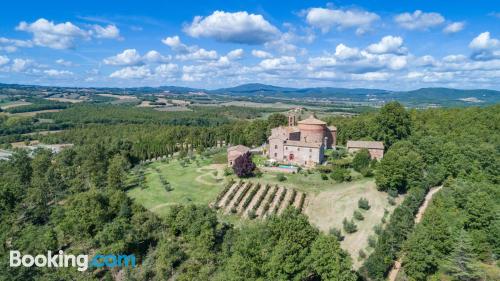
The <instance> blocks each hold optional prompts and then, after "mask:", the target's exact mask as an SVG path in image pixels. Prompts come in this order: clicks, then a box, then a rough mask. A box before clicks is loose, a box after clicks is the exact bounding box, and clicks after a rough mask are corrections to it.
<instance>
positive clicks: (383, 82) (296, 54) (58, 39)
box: [0, 0, 500, 89]
mask: <svg viewBox="0 0 500 281" xmlns="http://www.w3.org/2000/svg"><path fill="white" fill-rule="evenodd" d="M396 3H397V5H396ZM452 3H453V4H451V2H449V1H389V0H386V1H374V0H365V1H332V2H325V1H294V0H289V1H272V0H267V1H264V0H261V1H147V0H142V1H9V2H8V3H7V4H4V5H3V6H4V7H3V8H2V10H1V11H0V82H2V83H23V84H40V85H57V86H98V87H101V86H112V87H115V86H118V87H130V86H159V85H182V86H190V87H203V88H217V87H228V86H234V85H238V84H243V83H254V82H259V83H268V84H274V85H281V86H295V87H306V86H307V87H309V86H332V87H350V88H354V87H369V88H384V89H415V88H420V87H436V86H438V87H440V86H443V87H454V88H489V89H500V2H499V1H491V0H489V1H486V0H476V1H453V2H452Z"/></svg>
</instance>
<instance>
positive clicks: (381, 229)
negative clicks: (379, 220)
mask: <svg viewBox="0 0 500 281" xmlns="http://www.w3.org/2000/svg"><path fill="white" fill-rule="evenodd" d="M383 230H384V229H383V228H382V226H381V225H380V224H377V225H375V226H374V227H373V231H374V232H375V234H377V235H380V234H381V233H382V231H383Z"/></svg>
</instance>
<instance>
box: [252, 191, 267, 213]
mask: <svg viewBox="0 0 500 281" xmlns="http://www.w3.org/2000/svg"><path fill="white" fill-rule="evenodd" d="M264 188H265V189H264V192H262V194H261V195H260V196H259V199H257V202H256V203H255V205H253V207H252V210H254V211H257V209H258V208H259V207H260V204H261V203H262V201H263V200H264V198H266V195H267V193H268V192H269V189H270V188H271V186H270V185H269V184H266V187H264Z"/></svg>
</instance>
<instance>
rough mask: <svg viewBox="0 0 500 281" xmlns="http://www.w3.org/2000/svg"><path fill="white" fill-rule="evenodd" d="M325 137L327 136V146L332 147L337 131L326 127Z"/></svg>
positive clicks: (334, 144)
mask: <svg viewBox="0 0 500 281" xmlns="http://www.w3.org/2000/svg"><path fill="white" fill-rule="evenodd" d="M326 137H327V138H328V142H327V148H333V147H335V146H336V145H337V131H330V130H329V129H328V130H327V132H326Z"/></svg>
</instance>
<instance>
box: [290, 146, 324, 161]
mask: <svg viewBox="0 0 500 281" xmlns="http://www.w3.org/2000/svg"><path fill="white" fill-rule="evenodd" d="M284 155H285V157H286V162H287V163H290V164H296V165H300V166H304V165H306V166H314V165H315V164H319V163H322V162H323V158H324V149H323V146H321V147H319V148H310V147H300V146H291V145H285V146H284ZM291 155H293V159H290V156H291Z"/></svg>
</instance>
